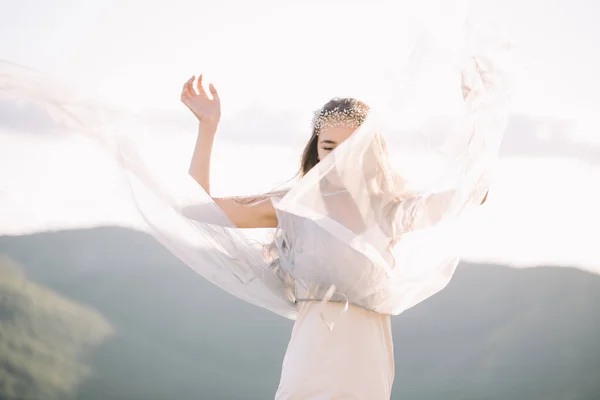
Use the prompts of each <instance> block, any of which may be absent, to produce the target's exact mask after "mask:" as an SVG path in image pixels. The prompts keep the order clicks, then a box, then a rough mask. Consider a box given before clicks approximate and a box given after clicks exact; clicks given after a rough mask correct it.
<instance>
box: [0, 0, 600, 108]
mask: <svg viewBox="0 0 600 400" xmlns="http://www.w3.org/2000/svg"><path fill="white" fill-rule="evenodd" d="M2 3H3V4H2V10H3V12H2V14H1V15H0V37H2V38H3V39H2V40H0V57H1V58H3V59H7V60H10V61H13V62H17V63H21V64H24V65H27V66H31V67H34V68H38V69H41V70H43V71H45V72H49V73H52V74H54V75H56V76H58V77H60V78H62V79H64V80H66V81H67V82H72V83H73V84H75V85H76V86H83V87H86V90H89V91H91V92H93V93H95V94H98V95H101V96H104V97H106V98H108V99H110V101H111V102H115V101H118V102H120V103H121V104H123V105H126V106H127V107H130V108H135V109H145V108H160V109H172V110H179V111H180V110H181V108H180V105H179V93H180V88H181V84H182V83H183V82H184V81H185V80H187V78H189V77H190V76H191V75H193V74H198V73H200V72H202V73H204V74H205V75H206V77H207V79H208V80H211V81H213V82H214V83H215V85H216V86H217V88H218V89H219V90H220V91H221V94H222V96H221V97H222V99H223V102H224V107H223V108H224V112H225V113H226V114H227V113H235V112H237V111H239V110H241V109H244V108H247V107H250V106H256V105H260V106H262V107H270V108H278V107H282V104H283V105H285V107H294V108H299V109H304V108H308V109H309V110H312V109H314V108H317V107H318V106H319V104H321V102H322V101H321V100H322V99H324V98H327V97H332V96H333V95H345V93H347V92H352V93H358V94H366V93H367V92H369V90H373V88H376V87H378V85H385V84H386V83H389V77H390V74H393V73H394V70H395V68H397V67H398V66H399V65H400V64H401V62H402V60H403V57H404V56H405V54H406V49H407V46H409V45H410V40H412V39H414V38H413V37H411V35H412V33H413V32H414V29H413V28H414V22H415V20H422V19H425V20H427V19H428V18H430V17H431V16H432V14H434V12H433V11H434V10H441V11H439V12H440V13H443V12H444V9H447V8H448V7H447V6H444V4H446V3H447V2H444V1H442V0H436V1H434V0H423V1H419V2H416V1H381V0H377V1H371V0H369V1H367V0H363V1H357V0H353V1H341V0H335V1H332V0H324V1H315V0H313V1H285V2H284V1H274V0H258V1H253V2H246V1H232V0H225V1H183V0H174V1H169V2H157V1H142V0H118V1H117V0H102V1H100V0H82V1H81V0H79V1H76V0H54V1H51V2H48V1H41V0H23V1H19V2H14V1H7V0H3V1H2ZM469 4H470V14H471V15H472V16H474V17H476V18H479V19H481V20H485V21H487V20H490V19H493V20H494V21H496V22H497V23H498V24H499V25H500V26H501V27H502V28H503V29H504V30H505V31H506V32H508V34H509V37H510V38H511V40H512V41H513V42H514V45H515V50H514V54H515V59H516V60H517V61H516V62H517V63H518V65H519V73H518V81H519V85H518V87H519V90H518V92H517V93H516V94H515V98H514V107H515V110H519V111H523V112H528V113H533V114H537V115H562V116H574V115H575V116H580V115H588V114H590V113H591V112H592V110H595V109H597V108H598V107H599V106H600V103H599V101H600V100H598V98H597V96H596V94H597V93H598V92H600V80H598V79H596V78H595V77H596V73H597V72H596V71H598V70H599V69H600V55H599V54H600V53H599V52H598V51H595V49H597V46H598V42H599V39H600V28H598V26H597V21H598V17H600V4H599V3H598V2H596V1H594V0H573V1H569V2H566V1H561V0H545V1H541V0H528V1H518V0H502V1H495V0H494V1H493V0H478V1H473V2H470V3H469ZM424 16H425V18H424ZM323 77H326V78H325V79H323ZM315 104H316V105H315Z"/></svg>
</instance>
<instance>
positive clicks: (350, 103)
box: [299, 97, 369, 176]
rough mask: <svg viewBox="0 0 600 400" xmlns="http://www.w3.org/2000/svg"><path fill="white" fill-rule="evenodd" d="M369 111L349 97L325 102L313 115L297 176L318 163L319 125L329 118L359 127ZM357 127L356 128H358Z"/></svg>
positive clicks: (364, 105)
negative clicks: (310, 134)
mask: <svg viewBox="0 0 600 400" xmlns="http://www.w3.org/2000/svg"><path fill="white" fill-rule="evenodd" d="M368 111H369V106H367V105H366V104H365V103H363V102H362V101H360V100H356V99H353V98H350V97H346V98H338V97H336V98H333V99H331V100H330V101H329V102H327V103H326V104H325V105H324V106H323V107H322V108H321V109H320V110H319V111H317V112H316V113H315V117H314V119H313V124H312V136H311V137H310V139H309V140H308V143H307V144H306V146H305V147H304V151H303V152H302V159H301V161H300V171H299V175H300V176H304V175H306V174H307V173H308V171H310V170H311V169H312V168H313V167H314V166H315V165H317V164H318V162H319V155H318V150H317V149H318V146H317V145H318V142H319V133H320V131H321V128H322V124H321V123H320V122H321V121H323V120H327V119H330V118H338V119H339V118H345V117H347V119H348V120H349V121H355V122H356V124H357V125H358V126H360V125H361V124H362V123H363V122H364V120H365V118H366V117H367V113H368ZM358 126H357V127H358Z"/></svg>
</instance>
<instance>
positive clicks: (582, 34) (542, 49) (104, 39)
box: [0, 0, 600, 272]
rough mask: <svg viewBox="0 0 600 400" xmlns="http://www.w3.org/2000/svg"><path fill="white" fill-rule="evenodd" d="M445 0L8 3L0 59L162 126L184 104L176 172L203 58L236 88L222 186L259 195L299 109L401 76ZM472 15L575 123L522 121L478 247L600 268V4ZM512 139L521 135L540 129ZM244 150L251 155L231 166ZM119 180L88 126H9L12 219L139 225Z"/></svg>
mask: <svg viewBox="0 0 600 400" xmlns="http://www.w3.org/2000/svg"><path fill="white" fill-rule="evenodd" d="M444 4H447V2H445V1H443V0H438V1H433V0H426V1H425V0H419V1H418V2H416V1H413V2H409V1H373V0H364V1H286V2H283V1H274V0H273V1H272V0H259V1H254V2H246V1H211V2H208V1H182V0H173V1H169V2H155V1H148V0H147V1H141V0H120V1H117V0H103V1H100V0H79V1H71V0H69V1H67V0H55V1H52V2H47V1H41V0H23V1H19V2H14V1H7V0H0V5H1V7H0V9H2V13H1V14H0V59H2V60H7V61H10V62H14V63H18V64H22V65H25V66H28V67H33V68H36V69H39V70H41V71H44V72H47V73H50V74H52V75H54V76H56V77H58V78H60V79H61V80H63V81H64V82H66V83H68V84H70V85H72V86H74V87H77V88H79V90H85V91H87V92H88V93H89V94H90V95H92V96H95V97H100V98H102V99H104V100H105V101H107V102H109V103H112V104H117V105H119V106H120V107H124V108H125V109H127V110H131V111H135V112H139V113H141V114H142V115H147V116H148V118H150V117H151V116H152V117H153V118H163V117H164V119H165V121H166V122H165V123H164V124H163V125H160V126H161V127H162V126H168V124H169V121H170V120H169V118H170V117H173V118H175V119H177V118H183V120H184V121H186V122H184V124H183V125H177V128H176V130H181V129H187V128H189V129H190V131H189V132H190V133H191V134H186V135H175V132H173V135H172V136H170V135H171V132H166V133H164V134H163V135H162V136H158V137H153V138H152V140H148V143H147V144H148V146H149V147H151V148H153V150H154V153H155V156H156V157H157V158H156V160H157V161H156V162H157V163H159V164H158V165H160V166H161V168H166V169H168V170H169V171H171V172H173V173H175V174H176V173H177V171H187V163H188V162H189V157H190V155H191V148H192V146H193V140H194V137H193V133H192V132H193V130H194V129H195V122H194V120H193V118H190V115H188V114H189V112H188V111H187V110H185V108H184V107H183V106H182V105H181V103H180V101H179V95H180V91H181V85H182V84H183V82H184V81H186V80H187V79H188V78H189V77H190V76H191V75H192V74H198V73H200V72H202V73H204V74H205V76H206V79H207V80H208V81H212V82H214V83H215V85H216V86H217V88H218V90H219V92H220V95H221V98H222V102H223V103H222V105H223V113H224V123H225V121H227V123H228V124H229V125H228V129H229V132H230V133H228V132H227V129H223V132H222V134H223V136H224V137H227V135H228V134H229V135H232V136H230V138H233V139H235V140H234V141H232V142H231V141H230V142H228V143H225V142H218V143H217V145H216V147H215V156H214V165H215V167H214V170H213V172H214V176H213V187H214V188H215V190H216V191H217V192H221V193H227V194H239V193H248V192H252V191H257V190H258V191H262V190H269V189H271V188H273V187H275V186H277V185H278V184H281V183H282V182H285V181H287V180H288V179H290V178H291V177H292V176H293V175H294V173H295V172H296V168H297V161H298V160H297V159H298V157H299V155H298V148H297V147H292V146H285V143H286V140H287V139H286V136H285V135H284V134H283V133H282V132H283V131H284V130H285V129H288V128H289V127H288V126H286V124H290V125H291V124H296V126H295V127H294V129H295V130H301V129H305V128H304V126H305V122H306V120H308V118H310V113H312V111H313V110H314V109H316V108H318V107H319V106H320V104H322V103H323V102H324V101H326V100H327V99H328V98H330V97H333V96H346V95H353V96H357V97H360V98H363V97H364V98H371V97H373V96H376V95H377V94H378V93H379V92H380V91H386V90H387V91H388V92H389V91H393V88H394V87H395V86H394V85H396V81H395V79H396V78H397V72H398V69H399V67H400V66H401V65H402V62H403V61H404V60H405V59H406V57H407V54H408V53H409V52H410V49H411V45H412V43H414V40H415V38H416V36H415V29H414V28H415V26H416V25H417V23H418V21H429V22H431V21H436V19H435V18H436V17H435V15H433V14H435V13H434V12H433V11H436V10H437V11H436V13H438V14H444V12H445V11H444V10H446V9H445V8H444V7H445V6H444ZM471 14H472V15H473V16H475V17H477V18H479V19H481V20H482V21H488V20H490V19H492V18H494V19H495V20H497V21H498V23H499V24H500V25H501V26H502V27H503V29H504V31H506V32H507V35H508V37H510V39H511V42H512V43H513V57H514V63H515V65H516V66H517V68H516V69H515V77H514V79H515V82H516V85H515V87H516V89H515V94H514V96H513V104H512V107H513V112H514V113H515V114H519V115H521V116H525V117H527V118H531V119H532V120H535V119H536V118H537V119H539V120H540V121H542V122H541V123H540V126H542V127H543V126H553V125H552V124H555V123H557V121H558V120H559V119H561V118H562V119H565V120H568V121H573V123H574V125H573V126H574V128H573V129H571V130H569V131H568V134H567V135H566V138H564V140H566V142H564V143H562V142H560V143H559V142H556V143H558V144H556V143H555V142H552V140H554V139H553V136H552V134H551V133H550V134H549V133H548V130H547V129H545V128H544V129H541V128H540V129H538V128H539V127H538V125H531V126H529V125H526V126H525V127H524V128H522V129H521V130H516V131H515V132H517V134H518V135H520V134H522V133H523V132H524V131H523V129H525V130H528V129H530V128H531V127H534V128H535V129H533V130H534V131H535V132H533V134H531V135H529V136H528V137H534V138H537V139H536V140H537V141H535V142H534V145H533V147H532V148H528V150H527V151H524V152H523V151H521V152H516V151H511V152H508V153H507V154H505V155H504V156H503V158H502V161H501V167H500V168H499V173H498V180H497V182H496V183H495V186H494V195H493V196H490V199H489V201H488V204H487V206H486V207H485V208H482V211H481V212H480V213H479V214H478V215H477V217H476V218H475V220H474V221H472V223H473V224H474V225H475V226H476V229H473V231H472V232H473V233H472V237H471V238H470V241H469V246H468V248H467V250H466V253H467V256H468V257H467V258H470V259H474V260H475V259H476V260H483V261H497V262H502V263H507V264H513V265H517V266H529V265H540V264H550V265H573V266H579V267H581V268H585V269H589V270H593V271H597V272H600V255H599V254H596V252H594V251H593V250H592V249H593V243H591V242H592V238H593V236H592V235H591V234H590V232H594V229H596V227H597V226H598V225H600V220H599V217H598V213H597V212H596V208H595V207H596V206H595V205H596V204H598V203H599V202H600V197H599V196H600V195H599V194H598V192H597V191H596V189H595V186H597V185H594V182H599V181H600V164H599V162H598V161H600V152H599V153H598V157H596V159H594V156H593V152H594V151H595V149H598V147H594V146H595V145H598V144H600V130H599V129H598V127H599V126H600V124H599V123H598V119H597V117H596V116H595V115H594V112H595V110H597V109H599V108H600V100H599V98H598V96H597V93H600V79H597V78H596V74H597V72H596V71H599V70H600V52H598V51H597V48H598V44H599V42H600V27H598V25H597V21H598V20H600V18H599V17H600V3H598V2H596V1H594V0H587V1H585V0H574V1H570V2H566V1H558V0H546V1H541V0H529V1H516V0H503V1H491V0H479V1H475V2H471ZM442 28H443V27H442V26H441V25H440V28H439V29H440V32H443V30H442ZM431 101H432V102H434V101H435V99H432V100H431ZM0 106H1V104H0ZM0 111H1V110H0ZM1 115H2V114H1V113H0V116H1ZM240 116H242V117H243V118H242V117H240ZM238 117H240V118H238ZM236 119H237V122H236ZM269 121H274V122H273V123H270V122H269ZM544 121H546V122H544ZM547 121H549V122H547ZM0 122H1V121H0ZM536 127H537V128H536ZM246 130H247V132H246ZM232 131H235V135H233V134H232V133H231V132H232ZM527 133H530V132H527ZM220 134H221V133H220ZM513 135H514V133H513ZM245 136H247V137H245ZM282 137H283V138H284V139H282ZM511 140H512V142H513V143H517V144H518V145H520V146H521V147H523V146H524V143H525V139H523V140H521V139H520V137H518V136H517V137H515V136H513V137H512V139H511ZM520 140H521V141H520ZM546 141H547V142H548V143H550V142H552V143H555V144H554V145H552V146H551V147H552V149H553V150H552V151H553V152H551V153H543V152H539V151H534V150H535V148H536V146H537V147H539V148H541V147H544V146H545V145H544V144H545V143H546ZM575 142H577V143H581V144H582V146H584V147H574V146H575ZM236 143H237V144H236ZM561 143H562V144H561ZM586 146H587V147H586ZM517 147H519V146H517ZM523 148H524V147H523ZM569 149H571V150H569ZM572 149H576V150H572ZM577 149H579V150H577ZM590 154H592V155H591V156H590ZM583 155H585V156H586V157H587V158H584V157H583ZM231 160H235V161H236V162H237V163H238V165H245V166H246V167H245V168H242V169H240V168H235V169H234V168H231ZM594 160H596V161H594ZM274 165H275V166H277V167H276V168H274V167H273V166H274ZM111 168H112V169H111ZM257 176H260V177H261V178H260V179H255V177H257ZM120 179H121V178H119V175H118V172H117V171H116V170H115V169H114V165H112V164H111V162H110V160H108V159H107V158H106V156H105V155H102V154H99V153H98V152H97V151H96V150H95V149H94V148H93V146H90V144H89V143H87V142H86V141H85V140H74V139H72V138H71V139H66V138H55V137H40V136H35V135H15V134H14V133H13V132H10V131H7V130H4V131H3V130H0V182H2V187H0V205H2V207H0V220H1V221H2V222H3V224H2V226H1V227H0V228H1V229H2V231H0V234H3V233H4V234H24V233H27V232H31V231H35V230H36V229H37V228H38V227H39V226H44V227H45V228H56V229H61V228H67V227H76V226H86V225H89V224H98V223H103V224H110V223H114V224H119V223H120V224H123V223H125V222H124V221H127V223H131V224H135V223H137V222H135V221H133V220H134V219H135V217H134V214H135V212H134V210H133V209H132V208H131V207H132V206H131V204H130V203H128V201H127V200H126V191H125V190H124V187H123V186H122V183H123V182H122V180H120ZM73 189H75V190H73ZM66 194H68V195H66ZM7 221H8V223H7ZM532 238H538V239H539V240H532Z"/></svg>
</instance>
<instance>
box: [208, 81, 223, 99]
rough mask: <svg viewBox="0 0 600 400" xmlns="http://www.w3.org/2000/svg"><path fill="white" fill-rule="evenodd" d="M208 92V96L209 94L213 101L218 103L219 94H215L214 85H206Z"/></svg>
mask: <svg viewBox="0 0 600 400" xmlns="http://www.w3.org/2000/svg"><path fill="white" fill-rule="evenodd" d="M208 90H210V94H211V96H212V98H213V100H215V101H217V102H219V103H220V102H221V99H220V98H219V93H218V92H217V89H216V88H215V85H213V84H212V83H211V84H210V85H208Z"/></svg>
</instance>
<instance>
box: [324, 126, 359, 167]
mask: <svg viewBox="0 0 600 400" xmlns="http://www.w3.org/2000/svg"><path fill="white" fill-rule="evenodd" d="M355 130H356V127H351V126H328V127H325V128H323V129H321V132H319V140H318V142H317V152H318V154H319V160H323V159H324V158H325V157H327V155H328V154H329V153H331V152H332V151H333V150H334V149H335V148H336V147H337V146H339V145H340V144H342V142H343V141H344V140H346V139H348V138H349V137H350V135H352V133H353V132H354V131H355Z"/></svg>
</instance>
